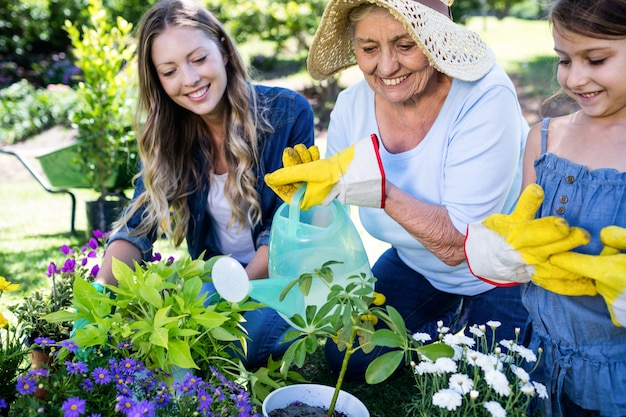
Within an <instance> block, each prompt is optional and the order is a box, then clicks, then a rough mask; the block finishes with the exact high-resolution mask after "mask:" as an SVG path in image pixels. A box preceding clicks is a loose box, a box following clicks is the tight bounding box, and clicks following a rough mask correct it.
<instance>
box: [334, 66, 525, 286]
mask: <svg viewBox="0 0 626 417" xmlns="http://www.w3.org/2000/svg"><path fill="white" fill-rule="evenodd" d="M372 133H376V134H377V135H379V138H380V132H379V131H378V125H377V123H376V114H375V104H374V92H373V91H372V90H371V88H370V87H369V86H368V85H367V83H366V81H365V80H363V81H360V82H358V83H356V84H354V85H353V86H351V87H349V88H348V89H346V90H344V91H342V92H341V93H340V94H339V97H338V98H337V102H336V104H335V107H334V109H333V111H332V113H331V119H330V125H329V128H328V138H327V141H328V142H327V156H330V155H332V154H334V153H336V152H338V151H339V150H341V149H344V148H346V147H348V146H349V145H351V144H353V143H354V142H356V141H358V140H359V139H362V138H365V137H369V136H370V135H371V134H372ZM527 133H528V123H527V122H526V120H525V119H524V117H523V115H522V112H521V109H520V107H519V102H518V100H517V96H516V93H515V87H514V86H513V83H512V82H511V81H510V79H509V78H508V76H507V75H506V74H505V72H504V71H503V70H502V69H501V68H500V67H498V66H495V67H494V68H493V69H492V70H491V71H490V72H489V73H488V74H487V75H485V77H483V78H482V79H480V80H478V81H475V82H465V81H460V80H458V79H454V80H453V82H452V86H451V88H450V92H449V94H448V97H447V98H446V101H445V103H444V105H443V107H442V109H441V112H440V114H439V115H438V117H437V119H436V120H435V122H434V124H433V126H432V127H431V129H430V131H429V132H428V134H427V135H426V137H425V138H424V140H423V141H422V142H421V143H420V144H419V145H418V146H416V147H415V148H413V149H411V150H409V151H406V152H402V153H397V154H391V153H389V152H387V150H386V149H385V148H384V146H381V148H380V154H381V159H382V162H383V166H384V168H385V173H386V176H387V179H388V180H389V181H390V182H391V183H393V184H395V185H396V186H398V187H400V188H401V189H403V190H404V191H405V192H408V193H409V194H411V195H413V196H415V197H416V198H419V199H421V200H423V201H426V202H429V203H432V204H438V205H443V206H445V207H446V209H447V210H448V213H449V215H450V219H451V221H452V223H453V224H454V226H455V227H456V228H457V230H459V231H460V232H461V233H463V234H465V233H466V228H467V224H468V223H472V222H476V221H479V220H482V219H483V218H485V217H486V216H487V215H489V214H491V213H496V212H509V211H510V210H511V209H512V207H513V204H514V203H515V201H516V200H517V197H518V195H519V192H520V187H521V172H522V155H523V147H524V144H525V142H526V135H527ZM359 215H360V219H361V222H362V223H363V226H364V227H365V229H366V230H367V231H368V232H369V233H370V234H371V235H372V236H374V237H375V238H377V239H380V240H382V241H384V242H389V243H390V244H391V245H392V246H394V247H395V248H396V249H397V250H398V254H399V256H400V258H401V259H402V260H403V261H404V262H405V263H406V264H407V265H409V266H410V267H411V268H413V269H414V270H415V271H418V272H419V273H421V274H422V275H424V276H425V277H426V278H427V279H428V280H429V281H430V282H431V284H432V285H433V286H435V287H436V288H438V289H439V290H442V291H446V292H450V293H455V294H463V295H476V294H479V293H482V292H484V291H487V290H489V289H491V288H493V286H491V285H490V284H487V283H485V282H483V281H481V280H479V279H477V278H476V277H474V276H473V275H472V274H471V273H470V272H469V269H468V267H467V263H465V262H464V263H462V264H460V265H458V266H454V267H451V266H448V265H446V264H444V263H443V262H442V261H441V260H439V259H438V258H437V257H436V256H435V255H433V254H432V253H431V252H430V251H428V250H427V249H426V248H424V246H423V245H422V244H421V243H420V242H419V241H418V240H416V239H415V238H413V237H412V236H410V235H409V233H408V232H407V231H406V230H404V229H403V228H402V227H401V226H400V225H399V224H398V223H397V222H396V221H395V220H393V219H392V218H391V217H389V216H388V215H387V214H386V213H385V212H384V210H382V209H375V208H367V207H361V208H360V209H359Z"/></svg>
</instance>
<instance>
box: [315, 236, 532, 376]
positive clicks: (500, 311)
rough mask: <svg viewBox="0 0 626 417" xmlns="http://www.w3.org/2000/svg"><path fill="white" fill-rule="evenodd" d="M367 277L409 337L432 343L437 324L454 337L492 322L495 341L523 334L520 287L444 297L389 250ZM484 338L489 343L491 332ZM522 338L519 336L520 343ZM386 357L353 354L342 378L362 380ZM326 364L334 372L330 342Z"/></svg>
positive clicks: (335, 355)
mask: <svg viewBox="0 0 626 417" xmlns="http://www.w3.org/2000/svg"><path fill="white" fill-rule="evenodd" d="M372 274H373V275H374V276H375V277H376V291H377V292H380V293H382V294H384V295H385V296H386V298H387V301H386V304H387V305H391V306H393V307H394V308H395V309H396V310H398V312H399V313H400V314H401V315H402V317H403V318H404V321H405V324H406V327H407V330H408V331H410V332H411V333H416V332H422V333H428V334H430V335H431V337H432V340H436V339H437V335H438V332H437V321H439V320H441V321H442V322H443V324H444V326H447V327H449V328H450V333H456V332H459V331H461V330H462V329H463V327H465V326H467V325H472V324H474V323H475V324H485V323H486V322H487V321H488V320H497V321H500V322H501V323H502V326H501V327H500V328H499V329H498V331H497V332H496V339H497V340H498V341H499V340H502V339H505V338H507V339H512V340H515V327H519V328H520V329H521V330H524V328H525V325H526V320H527V317H528V312H527V311H526V309H525V308H524V306H523V305H522V301H521V289H520V287H519V286H516V287H499V288H494V289H493V290H490V291H488V292H486V293H483V294H479V295H476V296H471V297H470V296H465V297H464V296H460V295H457V294H450V293H446V292H443V291H440V290H438V289H436V288H435V287H433V286H432V285H431V284H430V282H429V281H428V280H427V279H426V278H425V277H424V276H423V275H422V274H420V273H419V272H416V271H414V270H413V269H411V268H410V267H408V266H407V265H406V264H405V263H404V262H403V261H402V260H401V259H400V258H399V257H398V253H397V251H396V250H395V249H394V248H391V249H388V250H387V251H386V252H385V253H383V254H382V255H381V256H380V257H379V258H378V260H377V261H376V263H375V264H374V266H373V267H372ZM476 279H478V278H476ZM379 326H380V324H379ZM487 337H488V341H489V342H490V341H491V332H490V331H488V332H487ZM521 338H522V336H521V335H520V338H519V340H520V341H521ZM388 351H389V349H386V348H380V347H377V348H376V349H374V350H373V351H372V352H371V353H369V354H364V353H363V352H361V351H360V350H359V351H357V352H356V353H355V354H353V355H352V357H351V358H350V362H349V363H348V371H347V373H346V377H347V378H348V379H353V380H363V379H364V377H365V370H366V369H367V366H368V365H369V364H370V363H371V362H372V361H373V360H374V359H376V357H378V356H380V355H381V354H383V353H385V352H388ZM326 359H327V361H328V365H329V367H330V369H331V370H333V371H334V372H338V371H339V369H340V368H341V362H342V360H343V352H339V350H338V349H337V345H336V344H335V343H333V342H332V341H327V342H326Z"/></svg>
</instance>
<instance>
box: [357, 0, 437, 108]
mask: <svg viewBox="0 0 626 417" xmlns="http://www.w3.org/2000/svg"><path fill="white" fill-rule="evenodd" d="M354 49H355V50H354V53H355V56H356V61H357V64H358V65H359V68H360V69H361V71H363V75H364V76H365V79H366V81H367V83H368V84H369V86H370V87H371V88H372V90H374V92H375V93H377V94H379V95H380V96H381V97H382V98H384V99H385V100H388V101H390V102H394V103H403V102H405V101H408V100H410V99H412V98H413V97H414V96H416V95H418V94H420V93H422V92H423V91H424V90H425V89H426V87H427V85H428V83H429V81H431V80H434V79H435V77H434V75H435V74H436V72H435V69H434V68H433V67H432V66H430V64H429V62H428V58H427V57H426V55H424V53H423V52H422V50H421V49H420V48H419V46H417V44H416V43H415V41H414V40H413V39H412V38H411V36H409V34H408V32H407V31H406V29H404V27H403V26H402V23H400V22H399V21H398V20H397V19H395V18H394V17H393V16H392V15H391V14H389V12H387V11H386V10H373V11H371V12H370V13H369V14H367V16H365V18H363V19H361V20H359V21H358V22H356V23H355V25H354Z"/></svg>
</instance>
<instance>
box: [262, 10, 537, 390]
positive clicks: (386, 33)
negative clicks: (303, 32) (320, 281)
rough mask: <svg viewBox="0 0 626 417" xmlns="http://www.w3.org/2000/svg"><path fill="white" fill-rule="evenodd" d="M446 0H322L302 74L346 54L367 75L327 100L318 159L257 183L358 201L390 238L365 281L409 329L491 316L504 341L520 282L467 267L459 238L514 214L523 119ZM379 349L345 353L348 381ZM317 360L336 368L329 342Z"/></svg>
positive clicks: (516, 320) (309, 197)
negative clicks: (504, 284) (490, 279)
mask: <svg viewBox="0 0 626 417" xmlns="http://www.w3.org/2000/svg"><path fill="white" fill-rule="evenodd" d="M451 3H452V1H450V0H448V1H447V2H442V1H440V0H419V1H414V0H330V2H329V4H328V6H327V7H326V10H325V12H324V15H323V16H322V19H321V23H320V26H319V28H318V30H317V33H316V35H315V38H314V39H313V43H312V46H311V49H310V54H309V57H308V68H309V71H310V73H311V75H312V76H313V77H314V78H315V79H319V80H321V79H326V78H328V77H331V76H333V75H335V74H336V73H338V72H339V71H341V70H342V69H345V68H347V67H350V66H352V65H354V64H357V65H358V66H359V69H360V70H361V71H362V73H363V76H364V79H363V80H361V81H359V82H357V83H356V84H354V85H352V86H351V87H349V88H348V89H346V90H344V91H342V92H341V93H340V95H339V97H338V99H337V102H336V105H335V107H334V110H333V112H332V114H331V121H330V126H329V129H328V139H327V140H328V145H327V155H326V156H327V158H326V159H322V160H318V161H313V162H309V163H305V164H299V165H295V166H291V167H285V168H283V169H281V170H279V171H276V172H274V173H272V174H270V175H267V176H266V178H265V180H266V182H267V183H268V184H269V185H270V186H272V187H273V188H274V189H275V191H276V192H277V193H279V194H280V193H282V195H281V197H282V198H283V199H285V200H286V201H289V197H290V196H289V195H288V194H285V192H284V191H283V190H285V189H287V188H286V187H283V186H284V185H288V184H295V183H298V182H306V183H307V193H306V195H305V198H304V200H303V207H304V208H306V207H310V206H312V205H315V204H320V203H327V202H329V201H330V200H331V199H332V198H335V197H336V198H338V199H339V200H340V201H342V202H343V203H346V204H354V205H358V206H361V207H360V209H359V215H360V219H361V221H362V223H363V225H364V227H365V229H366V230H367V231H368V232H369V233H370V234H371V235H372V236H374V237H375V238H377V239H379V240H382V241H385V242H389V243H390V245H391V248H390V249H389V250H387V251H386V252H385V253H383V254H382V255H381V256H380V258H379V259H378V260H377V261H376V262H375V264H374V265H373V267H372V272H373V274H374V276H375V277H376V278H377V283H376V290H377V291H379V292H381V293H383V294H384V295H386V297H387V303H388V304H389V305H392V306H393V307H395V308H396V309H397V310H398V311H399V312H400V313H401V314H402V316H403V317H404V319H405V321H406V324H407V328H408V329H409V330H410V331H413V332H417V331H427V332H430V333H431V334H433V335H434V334H436V332H437V328H436V326H437V321H439V320H443V322H444V325H445V326H451V327H453V330H458V329H460V328H461V327H462V326H463V325H466V324H468V323H469V324H473V323H477V324H484V323H486V321H488V320H494V321H500V322H502V324H503V326H502V329H501V330H498V336H497V337H498V339H500V338H503V337H508V338H511V339H514V338H515V334H514V328H515V327H522V326H523V325H524V324H525V322H526V317H527V312H526V310H525V309H524V308H523V306H522V304H521V301H520V290H519V288H518V287H512V288H495V287H494V286H492V285H491V284H489V283H487V282H484V281H481V280H479V279H477V278H476V277H474V276H473V275H472V274H471V272H470V270H469V268H468V265H467V263H466V261H465V255H464V250H463V243H464V239H465V231H466V228H467V225H468V224H469V223H472V222H476V221H478V220H480V219H483V218H484V217H486V216H487V215H489V214H491V213H497V212H508V211H510V210H511V208H512V206H513V204H514V202H515V200H516V198H517V196H518V194H519V192H520V185H521V161H522V153H523V148H524V144H525V138H526V134H527V132H528V124H527V122H526V121H525V119H524V117H523V115H522V112H521V109H520V106H519V103H518V100H517V96H516V93H515V88H514V86H513V84H512V82H511V80H510V79H509V78H508V77H507V75H506V74H505V72H504V71H503V70H502V69H501V68H500V67H499V66H498V65H496V64H495V59H494V55H493V52H492V51H491V50H490V49H489V47H488V46H487V45H486V44H485V43H484V42H483V41H482V39H481V38H480V37H479V36H478V35H477V34H476V33H473V32H471V31H469V30H467V29H466V28H464V27H462V26H459V25H457V24H455V23H454V22H453V21H452V18H451V12H450V8H449V5H450V4H451ZM363 138H365V139H363ZM459 312H462V313H463V314H461V315H459ZM377 354H380V352H374V354H369V355H359V356H357V357H355V358H353V359H352V360H351V364H350V366H351V369H350V377H352V378H360V377H362V376H363V372H364V370H365V368H366V366H367V364H368V363H369V362H370V361H371V360H372V359H373V358H374V357H376V355H377ZM327 356H328V358H329V363H330V364H331V367H338V366H339V365H340V358H341V355H340V354H339V353H338V352H337V349H336V347H334V346H333V345H332V344H329V346H327Z"/></svg>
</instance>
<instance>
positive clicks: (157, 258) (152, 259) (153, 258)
mask: <svg viewBox="0 0 626 417" xmlns="http://www.w3.org/2000/svg"><path fill="white" fill-rule="evenodd" d="M160 260H161V254H160V253H159V252H155V253H154V255H152V256H151V257H150V262H159V261H160Z"/></svg>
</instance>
